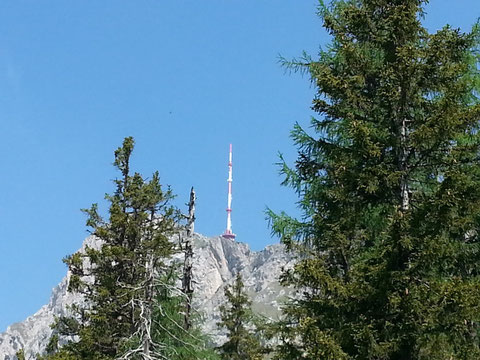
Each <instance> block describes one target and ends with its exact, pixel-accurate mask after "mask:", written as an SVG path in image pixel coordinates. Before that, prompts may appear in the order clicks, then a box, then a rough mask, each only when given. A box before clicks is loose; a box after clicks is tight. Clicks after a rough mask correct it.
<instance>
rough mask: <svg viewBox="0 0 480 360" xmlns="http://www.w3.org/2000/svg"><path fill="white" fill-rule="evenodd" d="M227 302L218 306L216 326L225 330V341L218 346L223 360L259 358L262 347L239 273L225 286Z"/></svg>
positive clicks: (262, 350) (252, 359)
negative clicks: (219, 318)
mask: <svg viewBox="0 0 480 360" xmlns="http://www.w3.org/2000/svg"><path fill="white" fill-rule="evenodd" d="M225 297H226V300H227V303H226V304H224V305H221V306H220V316H221V321H220V322H219V323H218V326H220V327H222V328H225V329H226V330H227V341H226V342H225V343H224V344H223V345H222V346H220V347H219V351H220V355H221V358H222V359H225V360H261V359H263V355H262V354H263V352H264V348H263V346H262V344H261V339H260V335H259V333H258V331H257V329H256V326H255V321H254V315H253V313H252V310H251V305H252V302H251V301H250V299H249V298H248V295H247V293H246V292H245V286H244V284H243V279H242V276H241V275H240V273H237V276H236V277H235V281H234V283H233V284H232V285H230V286H227V287H226V288H225Z"/></svg>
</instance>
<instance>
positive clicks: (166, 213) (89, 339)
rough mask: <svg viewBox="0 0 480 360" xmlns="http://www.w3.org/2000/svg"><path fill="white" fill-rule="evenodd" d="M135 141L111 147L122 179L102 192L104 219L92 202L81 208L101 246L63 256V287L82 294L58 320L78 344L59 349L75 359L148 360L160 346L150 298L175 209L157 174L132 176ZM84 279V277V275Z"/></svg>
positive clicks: (167, 250)
mask: <svg viewBox="0 0 480 360" xmlns="http://www.w3.org/2000/svg"><path fill="white" fill-rule="evenodd" d="M133 146H134V141H133V139H132V138H125V140H124V142H123V145H122V147H120V148H118V149H117V150H116V151H115V161H114V165H115V167H117V169H118V170H120V172H121V177H120V178H119V179H116V180H115V181H114V183H115V185H116V191H115V192H114V194H113V195H106V199H107V200H108V201H109V203H110V209H109V219H108V220H105V219H103V218H102V217H101V216H100V214H99V212H98V206H97V205H96V204H94V205H92V207H91V208H90V209H87V210H84V211H85V212H86V214H87V215H88V220H87V225H88V226H89V227H91V228H92V229H93V230H92V234H93V235H94V236H96V237H97V238H98V239H100V240H101V246H100V248H99V249H96V248H90V247H87V248H86V250H85V253H82V252H77V253H75V254H73V255H71V256H68V257H67V258H66V259H65V262H66V263H67V265H68V267H69V270H70V272H71V277H70V281H69V291H76V292H79V293H82V294H84V296H85V298H86V307H82V308H78V309H77V310H78V315H79V317H78V318H77V319H76V320H77V321H75V319H73V318H67V319H65V318H64V319H60V321H59V323H58V324H57V327H58V328H59V331H60V332H62V333H64V334H65V333H66V334H70V335H77V336H79V338H80V341H78V342H72V343H70V344H69V345H68V346H66V347H65V349H64V351H69V352H71V353H73V354H75V355H76V356H78V358H82V359H83V358H96V359H104V358H105V359H108V358H120V357H124V358H130V357H135V356H136V355H140V354H141V356H137V358H144V359H150V358H153V357H152V356H153V355H152V354H153V353H154V352H155V351H156V350H157V349H156V348H157V347H161V344H156V343H155V342H154V341H153V339H152V334H151V329H152V320H153V312H154V305H155V296H156V292H157V289H158V287H159V286H162V285H163V284H161V281H160V277H159V276H161V274H163V273H165V272H166V271H167V270H168V265H167V264H166V262H167V261H168V259H169V258H170V257H171V256H172V255H173V253H174V251H175V249H174V245H173V243H172V242H171V241H169V238H170V237H171V236H172V235H173V234H174V233H175V232H176V231H177V228H176V225H175V222H176V220H177V219H178V211H177V210H176V209H175V208H174V207H173V206H171V205H170V200H171V199H172V197H173V195H172V192H171V190H170V189H167V190H164V189H163V188H162V186H161V185H160V181H159V176H158V173H157V172H156V173H154V174H153V176H152V177H151V179H150V180H148V181H147V180H144V179H143V178H142V176H141V175H140V174H138V173H134V174H133V175H132V174H131V171H130V157H131V154H132V151H133ZM89 279H90V280H89Z"/></svg>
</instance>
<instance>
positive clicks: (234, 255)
mask: <svg viewBox="0 0 480 360" xmlns="http://www.w3.org/2000/svg"><path fill="white" fill-rule="evenodd" d="M86 244H88V245H89V246H91V247H96V246H99V242H98V241H97V240H96V239H95V238H94V237H88V238H87V239H86V240H85V242H84V245H83V247H85V245H86ZM193 246H194V283H195V293H194V307H195V308H196V309H197V310H198V311H200V312H201V313H203V316H204V318H205V319H204V321H203V322H202V323H203V328H204V330H205V332H207V333H208V334H210V335H211V336H212V339H213V341H214V342H215V343H217V344H219V343H221V342H222V341H223V335H222V333H221V332H220V331H218V329H217V327H216V323H217V321H219V312H218V308H219V305H220V304H222V303H223V301H224V295H223V288H224V286H225V285H227V284H230V283H231V282H232V281H233V278H234V276H235V274H236V273H237V272H238V271H240V273H241V274H242V276H243V278H244V282H245V286H246V290H247V292H248V293H249V295H250V298H251V299H252V301H253V308H254V310H255V311H256V312H258V313H260V314H262V315H265V316H267V317H270V318H275V317H276V316H278V314H279V309H280V306H281V302H282V300H283V299H285V298H286V296H287V295H288V294H287V293H286V290H285V289H284V288H282V287H281V286H280V285H279V283H278V276H279V275H280V273H281V269H282V267H288V266H291V264H292V259H291V258H290V257H289V256H288V255H287V254H286V253H285V251H284V248H283V246H282V245H280V244H276V245H270V246H267V247H266V248H265V249H264V250H262V251H258V252H255V251H251V250H250V249H249V247H248V245H247V244H244V243H241V242H237V241H234V240H231V239H225V238H222V237H211V238H207V237H205V236H202V235H199V234H195V235H194V240H193ZM178 260H179V261H180V260H181V259H180V258H179V259H178ZM67 283H68V274H67V276H66V277H65V278H64V279H63V280H62V281H61V282H60V284H59V285H58V286H56V287H55V288H54V289H53V291H52V296H51V298H50V301H49V303H48V304H47V305H44V306H42V307H41V308H40V310H38V311H37V312H36V313H35V314H34V315H32V316H30V317H28V318H27V319H26V320H25V321H23V322H20V323H16V324H13V325H11V326H9V327H8V328H7V330H6V331H5V332H4V333H2V334H0V360H13V359H16V357H15V353H16V352H17V351H18V350H19V349H20V348H24V349H25V351H26V355H27V359H33V355H34V354H36V353H42V352H43V350H44V348H45V346H46V344H47V342H48V339H49V337H50V334H51V331H52V330H51V329H50V327H49V325H50V324H51V323H52V322H53V319H54V316H60V315H65V314H66V313H67V311H68V310H67V308H68V305H71V304H72V303H74V302H78V301H81V299H79V298H78V296H76V295H75V294H71V293H68V292H67Z"/></svg>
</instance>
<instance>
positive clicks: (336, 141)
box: [270, 0, 480, 360]
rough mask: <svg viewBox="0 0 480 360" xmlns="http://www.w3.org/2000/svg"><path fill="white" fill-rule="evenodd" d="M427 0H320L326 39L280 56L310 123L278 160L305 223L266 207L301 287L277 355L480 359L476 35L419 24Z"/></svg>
mask: <svg viewBox="0 0 480 360" xmlns="http://www.w3.org/2000/svg"><path fill="white" fill-rule="evenodd" d="M425 3H426V1H424V0H344V1H334V2H333V3H332V4H331V6H327V5H325V4H323V3H321V4H320V7H319V15H320V17H321V18H322V20H323V25H324V27H325V28H326V29H327V31H328V32H329V34H330V35H331V36H332V42H331V44H330V46H329V47H328V48H327V49H326V50H322V51H321V52H320V55H319V59H318V60H317V61H313V60H310V59H309V58H308V57H305V59H304V61H294V62H291V63H286V65H287V66H290V67H291V68H292V69H293V70H306V71H307V72H308V73H309V74H310V76H311V79H312V82H313V83H314V84H315V86H316V88H317V96H316V97H315V99H314V101H313V110H314V111H316V112H317V113H318V118H314V119H312V121H311V130H305V129H303V128H302V127H301V126H300V125H298V124H297V125H295V127H294V130H293V132H292V138H293V140H294V143H295V145H296V146H297V148H298V158H297V161H296V163H295V167H293V168H291V167H289V166H287V165H286V164H285V162H282V169H283V174H284V175H285V180H284V185H287V186H291V187H292V188H293V189H295V191H296V192H297V194H298V196H299V206H300V208H301V210H302V211H303V219H302V220H297V219H293V218H290V217H289V216H287V215H286V214H283V213H282V214H274V213H272V212H270V216H271V219H272V224H273V225H272V229H273V232H275V233H277V234H278V235H279V236H280V237H281V240H282V242H283V243H284V244H286V246H287V248H288V249H289V250H290V251H293V252H294V253H296V254H297V255H298V261H297V263H296V266H295V267H294V269H292V270H291V271H287V272H285V273H284V275H283V281H284V283H285V284H289V285H293V286H295V287H296V288H297V289H298V291H299V294H301V295H302V296H301V298H300V299H298V300H295V301H293V300H292V301H291V303H290V304H288V305H287V306H286V308H285V315H286V319H285V321H284V322H283V323H282V324H281V325H282V327H281V328H282V333H281V337H282V339H283V342H282V345H281V346H280V347H279V350H278V353H277V358H278V359H312V360H317V359H332V360H333V359H335V360H340V359H390V360H397V359H398V360H400V359H402V360H408V359H429V360H432V359H442V360H443V359H478V358H480V348H479V346H480V339H479V321H480V301H479V300H478V299H480V261H479V259H480V239H479V230H480V229H479V226H480V162H479V160H480V159H479V150H480V149H479V145H480V135H479V132H478V130H479V119H480V106H479V103H478V98H477V94H478V93H477V89H478V84H479V74H478V57H477V54H478V44H479V38H480V30H479V26H478V25H476V26H474V28H473V30H472V32H471V33H462V32H460V31H459V30H458V29H453V28H451V27H449V26H445V27H444V28H443V29H441V30H439V31H438V32H436V33H434V34H429V33H428V32H427V31H426V29H425V28H423V27H422V25H421V22H420V21H421V19H422V17H423V15H424V13H423V10H422V9H423V8H422V7H423V5H424V4H425Z"/></svg>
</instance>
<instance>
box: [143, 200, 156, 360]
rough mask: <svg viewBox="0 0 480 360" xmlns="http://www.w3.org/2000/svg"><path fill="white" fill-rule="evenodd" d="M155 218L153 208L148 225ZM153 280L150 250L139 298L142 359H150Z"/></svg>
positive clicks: (152, 261) (152, 256) (147, 255)
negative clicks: (141, 293) (143, 289)
mask: <svg viewBox="0 0 480 360" xmlns="http://www.w3.org/2000/svg"><path fill="white" fill-rule="evenodd" d="M154 220H155V210H153V209H152V210H151V213H150V226H153V222H154ZM154 280H155V266H154V255H153V254H152V252H151V251H149V252H148V253H147V254H146V258H145V293H144V296H145V297H144V299H143V300H141V299H140V304H141V305H140V322H141V334H142V350H143V351H142V356H143V358H144V359H150V358H151V357H150V352H151V350H152V344H153V340H152V336H151V328H152V317H153V297H154Z"/></svg>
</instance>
